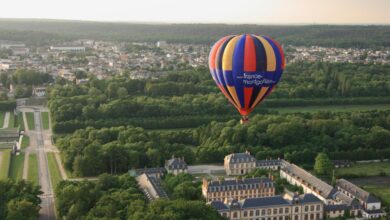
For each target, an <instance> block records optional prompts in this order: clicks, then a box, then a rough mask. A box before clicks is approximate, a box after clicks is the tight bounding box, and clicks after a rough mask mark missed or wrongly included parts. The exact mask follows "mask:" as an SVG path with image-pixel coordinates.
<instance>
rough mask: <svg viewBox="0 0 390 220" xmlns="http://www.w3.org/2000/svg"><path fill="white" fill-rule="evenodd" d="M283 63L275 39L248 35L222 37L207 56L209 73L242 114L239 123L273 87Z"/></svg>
mask: <svg viewBox="0 0 390 220" xmlns="http://www.w3.org/2000/svg"><path fill="white" fill-rule="evenodd" d="M284 65H285V62H284V54H283V50H282V47H281V46H280V45H279V43H278V42H276V41H275V40H273V39H272V38H270V37H266V36H256V35H252V34H243V35H233V36H226V37H223V38H222V39H220V40H219V41H217V42H216V43H215V45H214V46H213V47H212V49H211V51H210V56H209V67H210V72H211V75H212V77H213V79H214V81H215V82H216V84H217V86H218V87H219V89H220V90H221V91H222V93H223V94H224V95H225V96H226V98H227V99H228V100H229V101H230V102H231V103H232V104H233V105H234V107H236V108H237V110H238V111H239V113H240V114H241V115H242V120H241V123H245V122H247V121H248V115H249V114H250V113H251V112H252V111H253V109H254V108H255V107H256V106H257V105H259V104H260V103H261V102H262V101H263V100H264V99H265V98H266V97H267V96H268V95H269V94H270V93H271V92H272V91H273V90H274V88H275V86H276V84H277V83H278V82H279V80H280V77H281V76H282V73H283V69H284Z"/></svg>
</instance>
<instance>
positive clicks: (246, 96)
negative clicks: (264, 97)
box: [244, 87, 253, 109]
mask: <svg viewBox="0 0 390 220" xmlns="http://www.w3.org/2000/svg"><path fill="white" fill-rule="evenodd" d="M252 92H253V87H244V101H245V108H246V109H248V108H249V103H250V102H251V96H252Z"/></svg>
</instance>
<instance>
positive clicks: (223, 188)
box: [202, 178, 275, 202]
mask: <svg viewBox="0 0 390 220" xmlns="http://www.w3.org/2000/svg"><path fill="white" fill-rule="evenodd" d="M202 195H203V197H204V198H205V199H206V201H207V202H211V201H224V200H225V199H237V200H240V199H245V198H256V197H266V196H274V195H275V187H274V182H273V181H272V180H271V179H269V178H243V179H232V180H217V181H207V180H206V179H203V184H202Z"/></svg>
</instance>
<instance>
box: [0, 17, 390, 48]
mask: <svg viewBox="0 0 390 220" xmlns="http://www.w3.org/2000/svg"><path fill="white" fill-rule="evenodd" d="M232 33H254V34H261V35H268V36H272V37H274V38H275V39H276V40H278V41H280V42H281V43H282V44H293V45H306V46H311V45H316V46H328V47H329V46H332V47H333V46H334V47H365V48H368V47H389V46H390V27H389V26H341V25H337V26H331V25H303V26H283V25H277V26H275V25H274V26H272V25H242V24H240V25H226V24H139V23H113V22H82V21H61V20H38V19H37V20H26V19H1V20H0V39H1V40H19V41H25V42H27V43H29V44H33V45H44V44H54V43H59V42H63V41H69V40H76V39H85V38H88V39H96V40H110V41H112V40H116V41H127V42H137V41H138V42H140V41H142V42H145V41H149V42H156V41H159V40H165V41H168V42H182V43H205V44H211V43H213V42H215V41H216V40H217V39H219V38H221V37H222V36H225V35H229V34H232Z"/></svg>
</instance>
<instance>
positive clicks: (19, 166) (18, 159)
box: [9, 152, 24, 180]
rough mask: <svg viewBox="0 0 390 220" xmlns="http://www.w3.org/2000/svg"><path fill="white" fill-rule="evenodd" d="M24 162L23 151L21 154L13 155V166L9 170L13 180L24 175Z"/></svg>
mask: <svg viewBox="0 0 390 220" xmlns="http://www.w3.org/2000/svg"><path fill="white" fill-rule="evenodd" d="M23 164H24V153H23V152H21V153H20V154H19V155H13V156H12V158H11V166H10V171H9V177H10V178H12V179H13V180H20V179H22V177H23Z"/></svg>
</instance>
